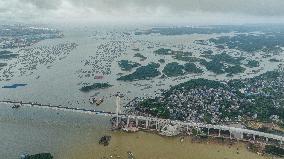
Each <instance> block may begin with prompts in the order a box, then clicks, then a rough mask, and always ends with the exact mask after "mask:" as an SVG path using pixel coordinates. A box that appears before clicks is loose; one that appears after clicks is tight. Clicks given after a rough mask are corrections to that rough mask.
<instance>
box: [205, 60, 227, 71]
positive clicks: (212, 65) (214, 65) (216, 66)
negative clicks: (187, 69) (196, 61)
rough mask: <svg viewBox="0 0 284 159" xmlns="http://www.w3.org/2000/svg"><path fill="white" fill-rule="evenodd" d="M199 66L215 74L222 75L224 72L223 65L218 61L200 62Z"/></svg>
mask: <svg viewBox="0 0 284 159" xmlns="http://www.w3.org/2000/svg"><path fill="white" fill-rule="evenodd" d="M200 64H201V65H203V66H205V68H206V69H207V70H208V71H212V72H214V73H216V74H222V73H225V70H224V65H223V63H221V62H220V61H218V60H212V61H209V62H208V61H206V60H204V59H203V60H201V61H200Z"/></svg>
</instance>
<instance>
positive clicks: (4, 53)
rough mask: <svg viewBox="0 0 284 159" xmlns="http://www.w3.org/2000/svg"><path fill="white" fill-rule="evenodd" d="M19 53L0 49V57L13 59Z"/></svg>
mask: <svg viewBox="0 0 284 159" xmlns="http://www.w3.org/2000/svg"><path fill="white" fill-rule="evenodd" d="M17 56H18V54H13V52H11V51H7V50H3V51H0V59H11V58H15V57H17Z"/></svg>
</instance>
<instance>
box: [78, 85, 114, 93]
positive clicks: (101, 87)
mask: <svg viewBox="0 0 284 159" xmlns="http://www.w3.org/2000/svg"><path fill="white" fill-rule="evenodd" d="M109 87H112V85H110V84H108V83H94V84H92V85H89V86H83V87H82V88H81V89H80V91H82V92H90V91H92V90H99V89H105V88H109Z"/></svg>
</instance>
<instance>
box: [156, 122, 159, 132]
mask: <svg viewBox="0 0 284 159" xmlns="http://www.w3.org/2000/svg"><path fill="white" fill-rule="evenodd" d="M158 129H159V121H156V130H158Z"/></svg>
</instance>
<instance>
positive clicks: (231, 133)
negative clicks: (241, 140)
mask: <svg viewBox="0 0 284 159" xmlns="http://www.w3.org/2000/svg"><path fill="white" fill-rule="evenodd" d="M230 139H232V132H231V131H230Z"/></svg>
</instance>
